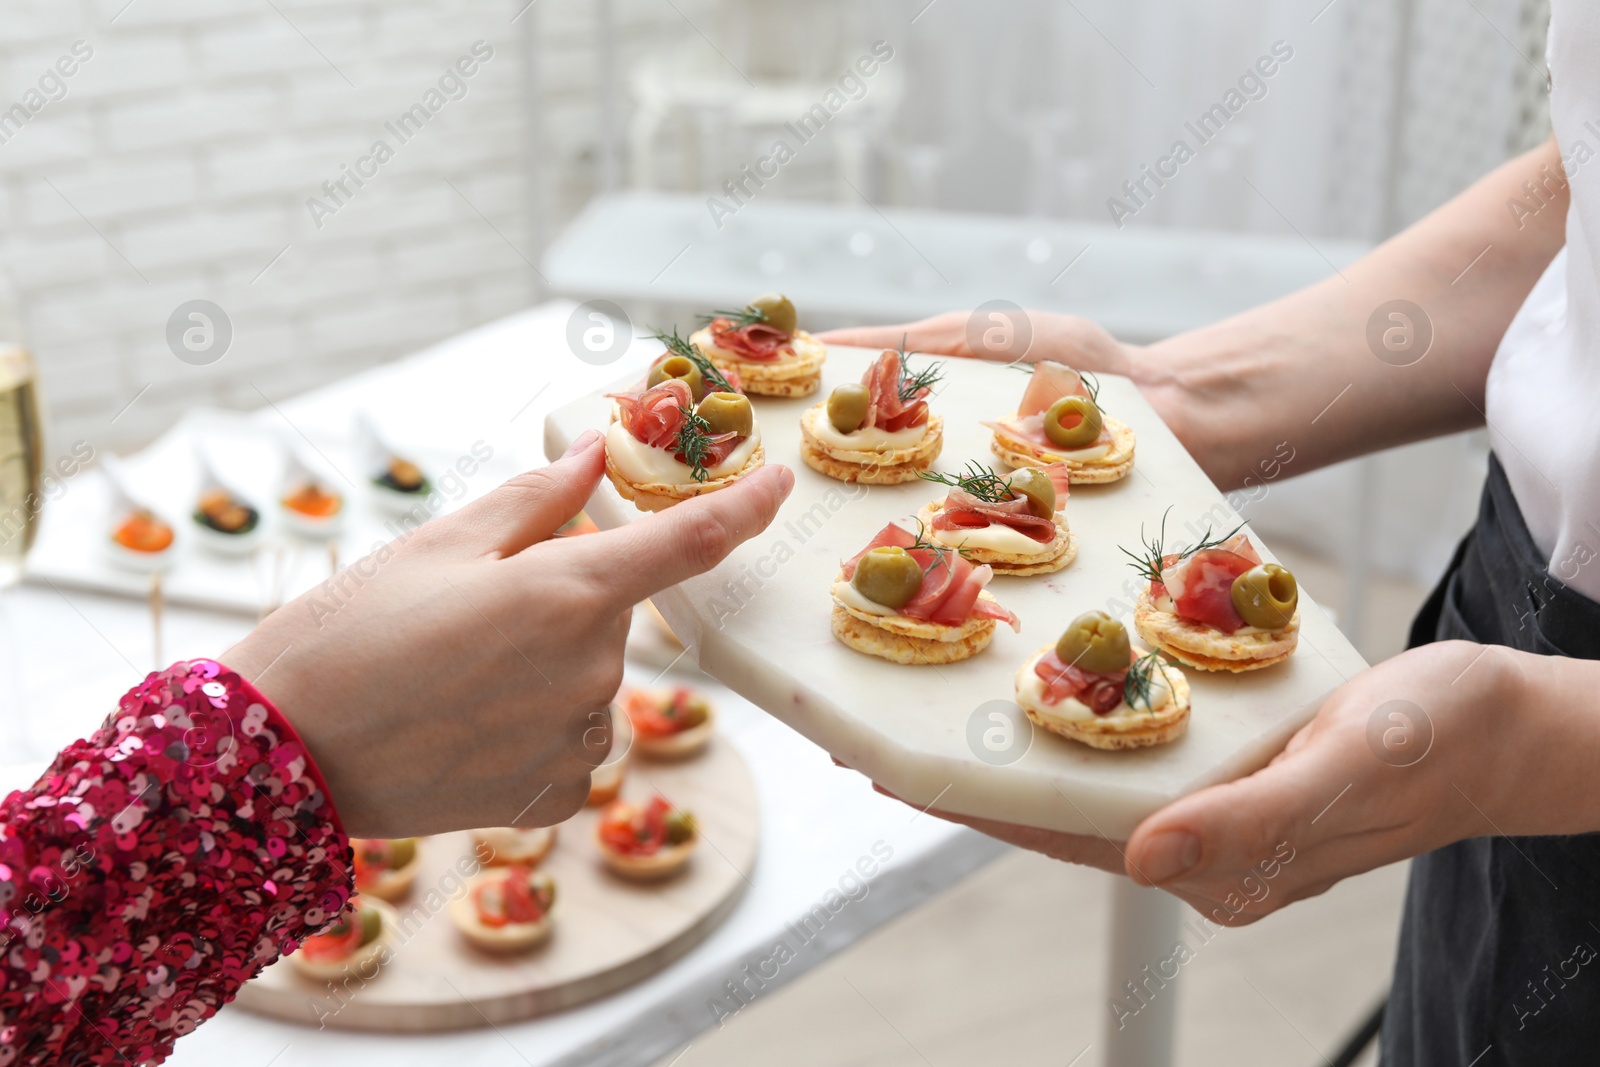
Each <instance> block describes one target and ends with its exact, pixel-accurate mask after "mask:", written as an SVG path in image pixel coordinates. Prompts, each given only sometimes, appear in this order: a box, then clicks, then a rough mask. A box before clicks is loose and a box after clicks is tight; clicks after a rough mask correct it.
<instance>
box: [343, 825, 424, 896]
mask: <svg viewBox="0 0 1600 1067" xmlns="http://www.w3.org/2000/svg"><path fill="white" fill-rule="evenodd" d="M350 847H351V849H352V850H353V851H354V852H355V854H356V869H355V881H356V892H358V893H364V894H366V895H367V896H369V897H377V898H378V899H379V900H386V901H388V902H389V903H391V904H394V903H397V902H399V901H401V900H404V899H405V897H406V894H408V893H410V892H411V886H412V884H413V883H414V882H416V880H417V871H418V870H419V869H420V868H421V859H420V858H419V857H418V855H417V839H416V838H414V837H397V838H395V839H394V840H392V841H386V840H383V839H381V838H376V837H352V838H351V839H350Z"/></svg>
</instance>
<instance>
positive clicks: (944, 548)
mask: <svg viewBox="0 0 1600 1067" xmlns="http://www.w3.org/2000/svg"><path fill="white" fill-rule="evenodd" d="M927 533H928V528H927V526H925V525H924V524H923V522H922V520H921V519H918V520H917V534H916V540H914V541H912V542H911V544H910V545H908V546H907V547H906V551H907V552H915V551H917V550H918V549H922V550H923V551H926V552H932V553H933V562H932V563H930V564H928V565H927V566H926V567H924V568H922V573H923V574H924V575H927V574H932V573H933V572H934V571H936V570H938V569H939V568H940V567H948V566H949V565H950V562H949V559H950V554H951V553H954V554H956V555H958V556H960V557H961V558H963V559H965V558H966V556H967V550H966V549H965V548H953V547H951V546H950V545H941V544H940V543H939V542H937V541H930V540H928V537H927Z"/></svg>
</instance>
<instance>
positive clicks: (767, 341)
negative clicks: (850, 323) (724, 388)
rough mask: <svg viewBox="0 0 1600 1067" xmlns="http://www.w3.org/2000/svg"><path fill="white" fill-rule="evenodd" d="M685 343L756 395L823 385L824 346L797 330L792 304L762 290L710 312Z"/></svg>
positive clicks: (800, 392)
mask: <svg viewBox="0 0 1600 1067" xmlns="http://www.w3.org/2000/svg"><path fill="white" fill-rule="evenodd" d="M704 322H705V325H704V326H702V327H701V328H700V329H698V330H696V331H695V332H694V333H692V334H690V335H689V341H690V343H691V344H693V345H694V346H695V347H696V348H698V349H699V350H700V351H701V352H703V353H705V355H706V356H707V357H708V358H709V359H710V360H711V361H712V362H713V363H715V364H716V365H717V367H718V368H719V369H720V370H722V371H723V372H724V373H729V374H737V375H738V376H739V378H740V380H741V381H743V383H744V391H745V392H747V393H753V394H755V395H757V396H810V395H811V394H812V393H814V392H816V391H817V387H818V386H820V385H821V384H822V364H823V363H824V362H825V361H826V360H827V358H828V349H827V346H825V345H824V344H823V343H822V342H821V341H818V340H817V339H816V338H815V337H812V336H811V335H810V334H809V333H806V331H804V330H802V329H800V328H799V323H798V319H797V317H796V315H795V310H794V304H793V303H792V302H791V301H790V300H789V298H788V297H786V296H784V295H783V294H781V293H763V294H762V295H761V296H758V297H756V298H755V299H754V300H752V301H750V303H748V304H746V305H745V306H744V307H743V308H741V309H740V310H738V311H714V312H712V313H711V314H710V315H708V316H706V318H705V320H704Z"/></svg>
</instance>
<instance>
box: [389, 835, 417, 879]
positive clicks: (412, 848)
mask: <svg viewBox="0 0 1600 1067" xmlns="http://www.w3.org/2000/svg"><path fill="white" fill-rule="evenodd" d="M416 858H417V839H416V838H414V837H397V838H395V839H394V840H393V841H390V842H389V862H390V864H392V865H393V867H394V869H395V870H397V871H398V870H399V869H400V868H402V867H407V866H410V864H411V861H412V860H414V859H416Z"/></svg>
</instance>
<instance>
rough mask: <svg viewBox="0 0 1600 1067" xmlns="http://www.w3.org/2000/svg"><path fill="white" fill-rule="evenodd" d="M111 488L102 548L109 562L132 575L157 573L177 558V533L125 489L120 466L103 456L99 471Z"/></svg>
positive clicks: (169, 524) (124, 478) (153, 510)
mask: <svg viewBox="0 0 1600 1067" xmlns="http://www.w3.org/2000/svg"><path fill="white" fill-rule="evenodd" d="M102 469H103V471H104V473H105V476H106V481H107V482H109V483H110V485H111V502H110V505H109V508H108V510H107V515H106V527H105V531H106V533H105V537H106V540H105V547H106V553H107V555H108V556H109V558H110V560H111V562H113V563H116V564H117V565H118V566H121V567H125V568H127V569H129V570H134V571H159V570H164V569H166V568H167V567H168V566H170V565H171V564H172V562H173V560H174V558H175V557H176V556H177V554H178V532H177V530H176V529H174V528H173V526H172V524H171V523H170V522H168V521H167V520H166V519H164V518H162V517H161V516H160V515H159V514H157V513H156V511H155V509H154V508H152V507H150V506H149V505H147V504H146V503H145V502H144V501H142V500H140V499H138V498H137V497H136V496H135V495H134V494H133V492H132V490H130V489H129V488H128V482H127V476H126V474H125V473H124V471H123V468H122V464H121V462H120V461H118V460H117V459H116V458H115V457H112V456H107V457H106V459H105V461H104V463H103V467H102Z"/></svg>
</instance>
